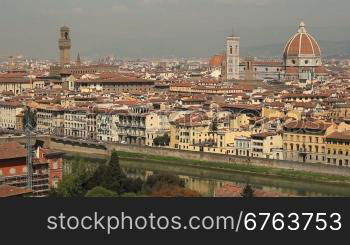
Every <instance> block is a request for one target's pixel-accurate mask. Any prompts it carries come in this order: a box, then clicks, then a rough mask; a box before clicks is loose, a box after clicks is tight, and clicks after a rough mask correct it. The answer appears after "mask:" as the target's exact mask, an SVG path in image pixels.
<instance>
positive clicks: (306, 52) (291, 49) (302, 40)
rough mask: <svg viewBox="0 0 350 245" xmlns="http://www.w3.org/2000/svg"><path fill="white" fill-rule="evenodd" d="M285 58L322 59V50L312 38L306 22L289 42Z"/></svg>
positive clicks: (302, 23)
mask: <svg viewBox="0 0 350 245" xmlns="http://www.w3.org/2000/svg"><path fill="white" fill-rule="evenodd" d="M283 56H284V57H285V58H287V57H320V56H321V49H320V46H319V45H318V43H317V41H316V40H315V38H313V36H311V35H310V34H309V33H308V32H307V30H306V28H305V24H304V22H301V23H300V25H299V30H298V32H297V33H296V34H294V35H293V36H292V37H291V38H290V39H289V41H288V42H287V44H286V46H285V48H284V52H283Z"/></svg>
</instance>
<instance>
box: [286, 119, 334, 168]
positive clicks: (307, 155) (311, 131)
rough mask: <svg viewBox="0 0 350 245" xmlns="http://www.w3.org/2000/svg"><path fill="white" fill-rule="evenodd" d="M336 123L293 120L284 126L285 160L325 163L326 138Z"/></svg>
mask: <svg viewBox="0 0 350 245" xmlns="http://www.w3.org/2000/svg"><path fill="white" fill-rule="evenodd" d="M335 130H336V125H333V124H330V123H325V122H323V121H314V122H310V121H293V122H290V123H287V124H286V125H285V126H284V133H283V154H284V160H290V161H297V162H309V163H323V162H324V161H325V159H326V145H325V138H326V135H328V134H329V133H331V132H334V131H335Z"/></svg>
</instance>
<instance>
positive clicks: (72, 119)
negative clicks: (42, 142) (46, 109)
mask: <svg viewBox="0 0 350 245" xmlns="http://www.w3.org/2000/svg"><path fill="white" fill-rule="evenodd" d="M88 114H89V109H88V108H69V109H66V110H65V111H64V135H65V136H67V137H74V138H83V139H88V136H89V134H88V127H87V122H88V120H87V116H88Z"/></svg>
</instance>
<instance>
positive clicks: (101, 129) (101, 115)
mask: <svg viewBox="0 0 350 245" xmlns="http://www.w3.org/2000/svg"><path fill="white" fill-rule="evenodd" d="M118 123H119V115H118V114H117V112H116V111H113V110H99V111H98V113H97V116H96V136H97V140H100V141H108V142H117V141H118V140H119V137H118V128H117V125H118Z"/></svg>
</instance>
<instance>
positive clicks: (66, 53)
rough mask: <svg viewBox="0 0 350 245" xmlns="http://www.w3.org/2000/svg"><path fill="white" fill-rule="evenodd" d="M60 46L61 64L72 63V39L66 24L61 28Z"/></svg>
mask: <svg viewBox="0 0 350 245" xmlns="http://www.w3.org/2000/svg"><path fill="white" fill-rule="evenodd" d="M58 47H59V49H60V65H61V66H64V65H68V64H70V49H71V39H70V33H69V28H68V27H66V26H63V27H61V29H60V38H59V40H58Z"/></svg>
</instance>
